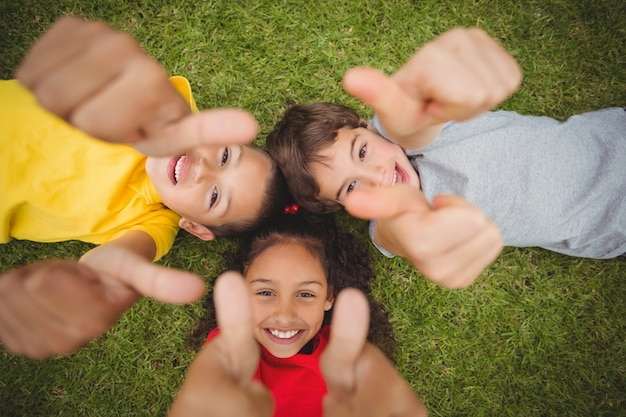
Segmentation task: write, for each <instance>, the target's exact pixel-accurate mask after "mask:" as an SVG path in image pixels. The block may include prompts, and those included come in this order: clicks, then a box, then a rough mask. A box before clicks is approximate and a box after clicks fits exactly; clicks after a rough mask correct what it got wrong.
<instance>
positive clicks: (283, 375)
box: [205, 326, 330, 417]
mask: <svg viewBox="0 0 626 417" xmlns="http://www.w3.org/2000/svg"><path fill="white" fill-rule="evenodd" d="M218 334H219V329H214V330H212V331H211V333H209V336H208V337H207V341H206V342H205V345H206V344H207V343H209V341H210V340H211V339H213V338H214V337H215V336H217V335H218ZM329 335H330V327H329V326H323V327H322V328H321V329H320V331H319V332H317V335H315V337H314V338H313V352H312V353H310V354H304V353H297V354H295V355H294V356H292V357H290V358H277V357H275V356H274V355H272V354H271V353H269V352H268V351H267V350H266V349H265V348H264V347H263V346H261V359H260V361H259V367H258V368H257V370H256V372H255V374H254V378H255V379H256V380H259V381H261V382H262V383H263V384H264V385H265V386H266V387H267V388H268V389H269V390H270V392H271V393H272V397H273V399H274V406H275V408H274V417H294V416H297V417H321V415H322V399H323V398H324V396H325V395H326V393H327V389H326V381H325V380H324V376H323V375H322V372H321V371H320V355H321V354H322V352H323V351H324V349H325V348H326V345H327V344H328V337H329Z"/></svg>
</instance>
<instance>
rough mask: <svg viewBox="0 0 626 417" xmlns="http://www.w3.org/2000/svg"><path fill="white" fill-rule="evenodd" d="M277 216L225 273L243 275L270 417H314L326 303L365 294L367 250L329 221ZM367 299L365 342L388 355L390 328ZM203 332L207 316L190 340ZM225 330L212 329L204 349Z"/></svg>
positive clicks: (328, 311)
mask: <svg viewBox="0 0 626 417" xmlns="http://www.w3.org/2000/svg"><path fill="white" fill-rule="evenodd" d="M281 217H282V218H280V219H277V221H276V223H275V224H274V225H270V226H268V228H267V229H264V230H263V231H262V232H261V233H260V234H258V235H257V236H255V237H254V238H253V239H251V240H250V241H249V242H246V246H244V247H243V249H242V250H241V253H240V254H239V258H233V259H231V262H230V267H231V268H234V269H236V270H238V271H239V272H242V273H243V274H244V276H245V278H244V279H245V283H246V286H247V288H248V293H249V294H250V296H251V308H252V322H251V323H249V324H250V326H249V327H250V331H251V332H252V333H253V334H254V338H255V339H256V340H257V341H258V342H259V344H260V348H261V358H260V362H259V363H258V367H257V369H256V372H255V374H254V379H255V380H258V381H261V382H262V383H263V385H264V386H265V387H267V388H268V389H269V390H270V391H271V393H272V397H273V400H274V405H275V411H274V416H291V415H296V414H297V415H299V416H320V415H322V398H323V397H324V396H325V394H326V392H327V389H326V383H325V381H324V376H323V375H322V373H321V371H320V366H319V359H320V355H321V353H322V352H323V351H324V349H325V348H326V345H327V343H328V341H329V334H330V322H331V317H332V314H333V304H334V302H335V300H336V298H337V295H338V294H339V292H340V291H341V290H343V289H345V288H348V287H352V288H356V289H358V290H360V291H361V292H362V293H364V294H370V286H371V282H372V280H373V279H374V278H375V275H374V272H373V270H372V268H371V259H370V257H369V253H368V251H367V248H366V247H364V245H362V244H361V242H360V241H358V240H357V239H356V237H354V236H351V235H349V234H346V233H343V232H342V231H341V230H340V229H338V228H337V226H336V225H335V224H334V222H333V221H332V217H329V216H325V217H319V218H316V217H306V216H305V215H303V214H301V213H296V214H286V215H285V216H281ZM368 299H369V304H370V311H371V315H372V322H371V324H370V331H369V337H368V339H369V340H370V341H371V342H373V343H375V344H377V345H378V346H380V347H381V348H382V349H383V350H384V351H385V352H386V353H387V355H389V356H391V355H392V354H393V347H394V338H393V332H392V329H391V325H390V323H389V322H388V321H387V318H386V316H385V314H384V313H383V312H382V310H381V308H380V306H379V304H378V303H376V302H375V301H374V300H373V299H372V298H371V296H368ZM212 300H213V298H212V297H211V296H209V297H208V298H207V300H206V302H205V306H206V307H207V311H211V312H212V311H213V310H215V307H214V306H213V304H212ZM219 301H220V300H219V299H216V302H219ZM218 313H219V310H218ZM351 313H352V314H356V313H354V312H351ZM348 314H350V313H348ZM220 319H221V317H220V316H219V315H218V320H220ZM211 328H215V318H214V315H211V316H210V317H209V319H208V320H205V321H203V322H202V323H201V324H200V326H199V327H198V329H197V330H196V335H197V334H206V331H207V330H209V329H211ZM229 331H230V332H232V330H231V329H226V328H224V327H221V328H220V329H219V330H218V329H214V330H212V331H211V332H210V333H209V337H208V339H207V342H206V345H205V349H208V348H210V347H211V345H212V344H214V343H219V342H217V341H218V340H219V337H220V336H219V335H220V334H221V332H223V333H225V334H226V333H228V332H229ZM295 410H297V412H296V411H295Z"/></svg>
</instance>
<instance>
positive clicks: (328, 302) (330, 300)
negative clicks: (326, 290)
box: [324, 294, 335, 311]
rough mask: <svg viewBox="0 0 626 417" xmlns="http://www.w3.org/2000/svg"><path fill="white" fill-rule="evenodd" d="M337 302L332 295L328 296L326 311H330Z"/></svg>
mask: <svg viewBox="0 0 626 417" xmlns="http://www.w3.org/2000/svg"><path fill="white" fill-rule="evenodd" d="M334 302H335V297H334V296H333V295H332V294H328V297H327V298H326V302H325V303H324V311H328V310H330V309H331V308H333V303H334Z"/></svg>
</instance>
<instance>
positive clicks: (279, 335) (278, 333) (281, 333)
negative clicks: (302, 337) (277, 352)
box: [267, 329, 300, 339]
mask: <svg viewBox="0 0 626 417" xmlns="http://www.w3.org/2000/svg"><path fill="white" fill-rule="evenodd" d="M267 331H268V332H270V333H271V334H272V336H274V337H277V338H279V339H291V338H292V337H294V336H296V335H297V334H298V333H300V330H287V331H286V332H284V331H281V330H276V329H267Z"/></svg>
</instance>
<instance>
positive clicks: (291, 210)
mask: <svg viewBox="0 0 626 417" xmlns="http://www.w3.org/2000/svg"><path fill="white" fill-rule="evenodd" d="M299 209H300V207H298V205H297V204H295V203H294V204H288V205H286V206H285V210H283V213H285V214H296V213H297V212H298V210H299Z"/></svg>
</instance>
